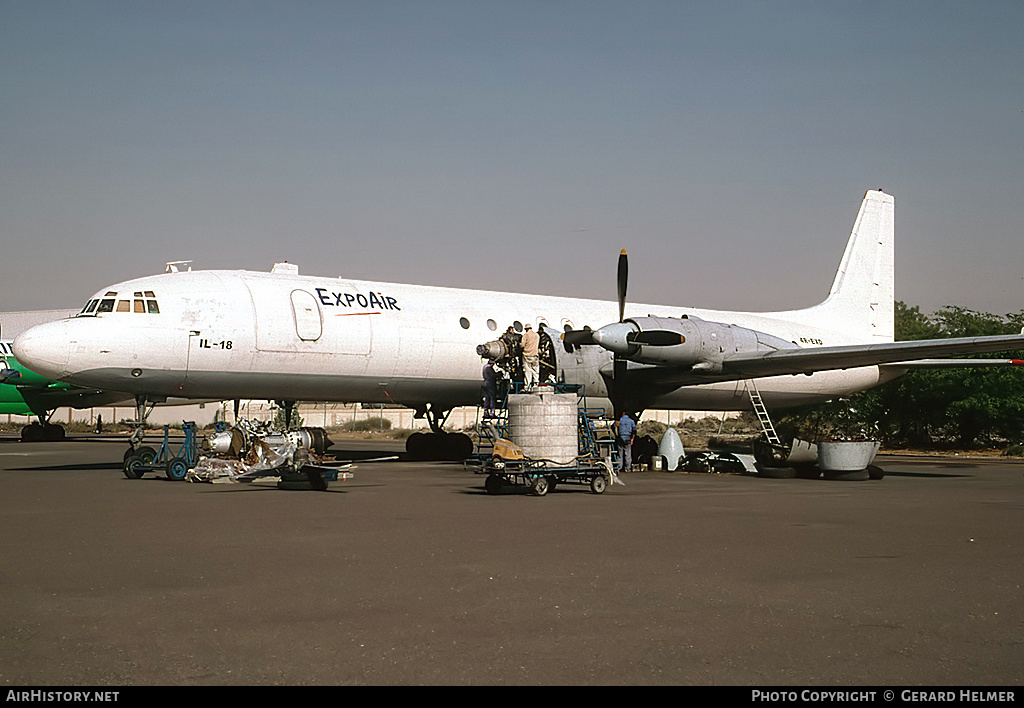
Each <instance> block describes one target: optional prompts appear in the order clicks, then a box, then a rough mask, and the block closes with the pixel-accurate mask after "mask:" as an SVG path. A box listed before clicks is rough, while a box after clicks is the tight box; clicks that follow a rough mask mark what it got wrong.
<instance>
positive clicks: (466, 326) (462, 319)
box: [459, 317, 469, 329]
mask: <svg viewBox="0 0 1024 708" xmlns="http://www.w3.org/2000/svg"><path fill="white" fill-rule="evenodd" d="M459 324H460V325H462V329H469V320H467V319H466V318H465V317H460V318H459Z"/></svg>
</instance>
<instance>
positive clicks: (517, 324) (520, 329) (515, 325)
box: [512, 320, 523, 332]
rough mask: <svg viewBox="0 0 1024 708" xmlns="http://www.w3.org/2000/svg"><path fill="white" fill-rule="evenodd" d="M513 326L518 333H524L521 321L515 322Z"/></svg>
mask: <svg viewBox="0 0 1024 708" xmlns="http://www.w3.org/2000/svg"><path fill="white" fill-rule="evenodd" d="M512 326H513V327H514V328H515V330H516V331H517V332H522V331H523V323H522V322H520V321H519V320H516V321H515V322H513V323H512Z"/></svg>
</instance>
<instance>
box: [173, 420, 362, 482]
mask: <svg viewBox="0 0 1024 708" xmlns="http://www.w3.org/2000/svg"><path fill="white" fill-rule="evenodd" d="M330 446H331V440H330V439H329V438H328V437H327V431H325V430H324V429H323V428H299V429H298V430H288V431H279V430H274V429H272V428H271V427H270V424H269V423H265V422H262V421H249V420H240V421H238V422H237V423H236V424H235V427H233V428H229V429H228V430H224V431H221V432H217V433H214V434H212V435H209V436H207V438H206V439H205V440H204V441H203V450H204V452H206V454H205V455H203V456H201V457H200V458H199V462H198V463H196V466H195V467H194V468H192V469H190V470H189V472H188V476H187V479H188V481H190V482H243V483H244V482H253V481H255V480H256V479H259V478H263V477H279V478H280V481H279V482H278V484H277V486H278V488H280V489H316V490H320V491H323V490H325V489H327V483H328V482H332V481H336V480H339V479H341V480H345V479H350V478H351V476H352V475H351V472H349V471H347V470H350V469H351V463H343V464H338V463H337V461H336V460H335V459H334V458H333V457H331V456H328V455H326V451H327V449H328V448H329V447H330ZM342 470H343V471H342Z"/></svg>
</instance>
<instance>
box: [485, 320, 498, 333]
mask: <svg viewBox="0 0 1024 708" xmlns="http://www.w3.org/2000/svg"><path fill="white" fill-rule="evenodd" d="M487 329H489V330H491V331H492V332H493V331H495V330H496V329H498V323H497V322H495V321H494V320H487Z"/></svg>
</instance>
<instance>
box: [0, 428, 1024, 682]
mask: <svg viewBox="0 0 1024 708" xmlns="http://www.w3.org/2000/svg"><path fill="white" fill-rule="evenodd" d="M400 446H401V444H400V443H389V442H380V441H344V440H343V441H341V442H339V443H336V444H335V447H334V451H335V452H336V453H337V454H338V456H339V457H342V458H359V457H368V456H370V457H372V456H375V455H377V454H393V453H394V452H395V451H396V450H398V449H400ZM123 450H124V443H123V442H121V441H112V440H110V439H106V440H90V439H89V438H87V437H83V438H74V439H72V440H70V441H68V442H64V443H18V442H17V441H15V440H14V439H13V438H4V439H0V589H2V590H0V683H2V684H4V685H9V686H24V685H36V686H38V685H54V686H72V685H99V686H102V685H109V686H131V685H167V684H170V685H245V684H288V685H293V684H629V685H636V684H696V685H748V686H767V685H813V686H857V685H903V686H915V685H932V686H945V685H975V686H982V685H1017V684H1019V683H1020V677H1021V667H1022V666H1024V607H1022V597H1024V594H1022V590H1021V587H1022V584H1024V545H1022V542H1021V530H1022V519H1024V463H1021V462H1020V461H999V460H995V461H993V460H977V459H956V458H913V457H900V458H886V457H881V458H879V460H878V463H879V464H880V465H881V466H882V467H883V468H885V470H886V471H887V476H886V478H885V479H883V480H881V481H867V482H829V481H824V480H814V481H810V480H799V479H796V480H769V479H760V478H754V477H747V476H738V475H722V476H714V475H698V474H690V475H687V474H669V473H653V472H651V473H636V474H632V475H629V476H628V477H626V479H625V482H626V486H613V487H611V488H609V489H608V490H607V491H606V492H605V493H604V494H603V495H594V494H591V493H590V492H589V490H588V489H587V488H585V487H582V486H573V485H562V486H559V487H558V488H557V489H556V490H554V491H553V492H551V493H550V494H548V495H547V496H546V497H543V498H537V497H532V496H526V495H522V494H504V495H501V496H489V495H487V494H486V493H485V492H484V489H483V481H484V480H483V477H481V476H477V475H474V474H472V473H471V472H468V471H466V470H465V469H464V468H463V467H462V466H461V465H458V464H450V463H412V462H401V461H399V462H383V463H367V464H361V465H359V466H358V467H357V468H356V469H355V478H354V479H353V480H350V481H348V482H338V483H335V484H332V485H331V487H330V489H329V490H328V491H327V492H309V491H306V492H297V491H280V490H277V489H275V488H273V487H267V486H242V485H209V484H188V483H184V482H170V481H167V480H165V479H163V478H162V477H159V476H155V475H148V476H146V477H145V478H143V479H141V480H128V479H126V478H125V477H124V476H123V475H122V473H121V471H120V466H121V459H122V453H123Z"/></svg>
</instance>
